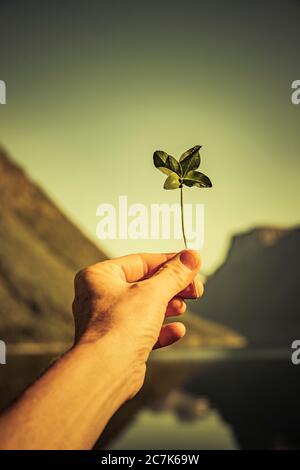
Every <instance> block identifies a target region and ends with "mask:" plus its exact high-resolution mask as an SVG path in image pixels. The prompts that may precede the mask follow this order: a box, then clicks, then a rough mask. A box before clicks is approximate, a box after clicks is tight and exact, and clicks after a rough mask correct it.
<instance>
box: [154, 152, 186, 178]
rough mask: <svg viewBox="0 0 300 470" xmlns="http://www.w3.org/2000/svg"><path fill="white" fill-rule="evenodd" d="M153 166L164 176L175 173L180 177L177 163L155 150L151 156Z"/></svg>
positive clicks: (165, 154)
mask: <svg viewBox="0 0 300 470" xmlns="http://www.w3.org/2000/svg"><path fill="white" fill-rule="evenodd" d="M153 163H154V166H155V167H156V168H157V169H158V170H160V171H161V172H162V173H165V174H166V175H170V174H171V173H177V174H178V175H181V166H180V164H179V163H178V161H177V160H176V159H175V158H174V157H172V156H171V155H168V154H167V153H166V152H163V151H162V150H156V151H155V152H154V154H153Z"/></svg>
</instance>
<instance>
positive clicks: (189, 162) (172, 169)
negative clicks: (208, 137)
mask: <svg viewBox="0 0 300 470" xmlns="http://www.w3.org/2000/svg"><path fill="white" fill-rule="evenodd" d="M200 149H201V145H195V146H194V147H192V148H190V149H189V150H187V151H186V152H184V153H183V154H182V155H181V157H180V159H179V161H177V160H176V158H174V157H172V156H171V155H169V154H167V153H166V152H164V151H163V150H156V151H155V152H154V154H153V163H154V166H155V167H156V168H157V169H158V170H160V171H161V172H162V173H164V174H166V175H167V176H168V177H167V179H166V181H165V184H164V189H178V188H179V189H180V204H181V223H182V235H183V240H184V245H185V247H186V248H187V242H186V236H185V230H184V206H183V185H185V186H188V187H192V186H195V187H196V188H211V187H212V183H211V181H210V179H209V177H208V176H206V175H205V174H204V173H201V172H200V171H196V170H197V168H199V166H200V163H201V158H200V152H199V151H200Z"/></svg>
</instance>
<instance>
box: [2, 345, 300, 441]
mask: <svg viewBox="0 0 300 470" xmlns="http://www.w3.org/2000/svg"><path fill="white" fill-rule="evenodd" d="M50 360H51V358H50V357H49V356H26V357H24V356H11V357H8V360H7V365H5V366H1V368H0V405H1V407H4V406H5V405H7V404H8V403H9V402H10V401H11V400H12V399H13V398H14V397H15V396H16V395H17V394H18V393H19V392H20V391H21V390H22V389H23V388H24V387H25V386H26V384H28V383H29V382H31V381H32V380H33V379H34V378H35V377H36V376H37V375H38V374H39V372H40V371H41V370H43V369H44V368H45V367H46V366H47V365H48V364H49V362H50ZM299 394H300V366H298V367H297V366H293V365H292V364H291V361H290V355H289V353H288V351H286V352H284V351H283V352H282V351H274V350H273V351H272V350H269V351H251V352H248V351H241V352H233V353H231V352H226V353H221V352H213V351H206V352H192V353H191V352H189V353H186V354H184V353H180V354H179V355H176V354H165V355H156V356H155V359H154V360H152V361H151V362H150V363H149V366H148V373H147V378H146V382H145V385H144V388H143V390H142V391H141V392H140V393H139V394H138V395H137V397H136V398H135V399H134V400H132V401H131V402H129V403H128V404H126V405H125V406H124V407H123V408H122V409H121V410H120V411H119V412H118V413H117V414H116V415H115V416H114V417H113V419H112V420H111V422H110V423H109V425H108V427H107V429H106V431H105V432H104V434H103V436H102V437H101V439H100V440H99V441H98V443H97V444H96V448H108V449H260V448H262V449H271V448H275V449H286V448H292V449H294V448H298V449H299V448H300V426H299V423H300V406H299Z"/></svg>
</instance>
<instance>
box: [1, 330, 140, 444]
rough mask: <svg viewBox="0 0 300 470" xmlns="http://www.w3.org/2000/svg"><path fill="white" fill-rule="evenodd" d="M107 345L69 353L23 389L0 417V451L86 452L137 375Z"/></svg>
mask: <svg viewBox="0 0 300 470" xmlns="http://www.w3.org/2000/svg"><path fill="white" fill-rule="evenodd" d="M111 341H112V340H111V339H110V338H107V337H104V338H103V339H102V340H101V341H98V343H87V344H82V345H79V346H76V347H74V348H73V349H71V350H70V351H69V352H68V353H66V354H65V356H63V357H62V358H61V359H59V360H58V361H57V362H56V363H55V364H54V365H53V366H52V367H51V368H50V369H49V370H48V371H47V372H46V373H45V374H44V375H43V376H42V377H41V378H40V379H39V380H38V381H37V382H35V383H34V384H33V385H32V386H31V387H29V388H28V389H27V390H26V392H25V393H24V394H23V395H22V396H21V398H20V399H19V400H18V401H17V402H16V403H15V404H14V405H13V406H12V407H11V408H10V409H8V410H7V411H6V412H5V413H4V414H3V415H2V416H1V417H0V435H1V443H0V446H1V448H2V449H89V448H91V447H92V446H93V444H94V443H95V441H96V440H97V438H98V436H99V434H100V433H101V432H102V430H103V428H104V427H105V425H106V424H107V422H108V420H109V419H110V417H111V416H112V415H113V414H114V412H115V411H116V410H117V409H118V408H119V407H120V406H121V405H122V403H123V402H124V401H126V400H127V399H128V398H129V397H130V394H131V393H132V392H131V390H132V382H134V381H135V380H138V375H139V373H138V371H137V370H135V367H136V366H134V365H133V364H134V360H133V359H134V358H133V357H131V353H129V352H128V353H126V350H125V351H124V349H123V350H122V352H120V349H119V350H118V349H116V345H115V344H111ZM113 341H114V340H113ZM118 351H119V352H118Z"/></svg>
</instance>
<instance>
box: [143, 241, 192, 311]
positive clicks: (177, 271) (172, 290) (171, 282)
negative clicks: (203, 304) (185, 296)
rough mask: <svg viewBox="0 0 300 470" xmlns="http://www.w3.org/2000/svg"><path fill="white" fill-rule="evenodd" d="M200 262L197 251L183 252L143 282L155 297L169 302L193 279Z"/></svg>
mask: <svg viewBox="0 0 300 470" xmlns="http://www.w3.org/2000/svg"><path fill="white" fill-rule="evenodd" d="M200 265H201V261H200V256H199V253H198V252H197V251H194V250H184V251H181V252H180V253H178V254H177V255H176V256H174V258H171V259H170V260H168V261H167V262H166V263H164V264H163V265H162V266H161V267H160V269H159V270H158V271H157V272H156V273H155V274H154V275H153V276H152V277H151V278H149V279H147V280H146V281H144V282H145V283H147V284H148V287H149V285H151V287H152V289H153V291H155V294H156V296H157V295H159V296H160V298H161V300H162V301H165V302H169V301H170V300H171V299H172V298H173V297H174V296H175V295H176V294H178V293H179V292H181V291H182V290H184V289H185V288H186V287H187V286H188V285H189V284H190V283H191V282H192V281H193V279H194V277H195V276H196V274H197V272H198V270H199V269H200Z"/></svg>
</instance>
